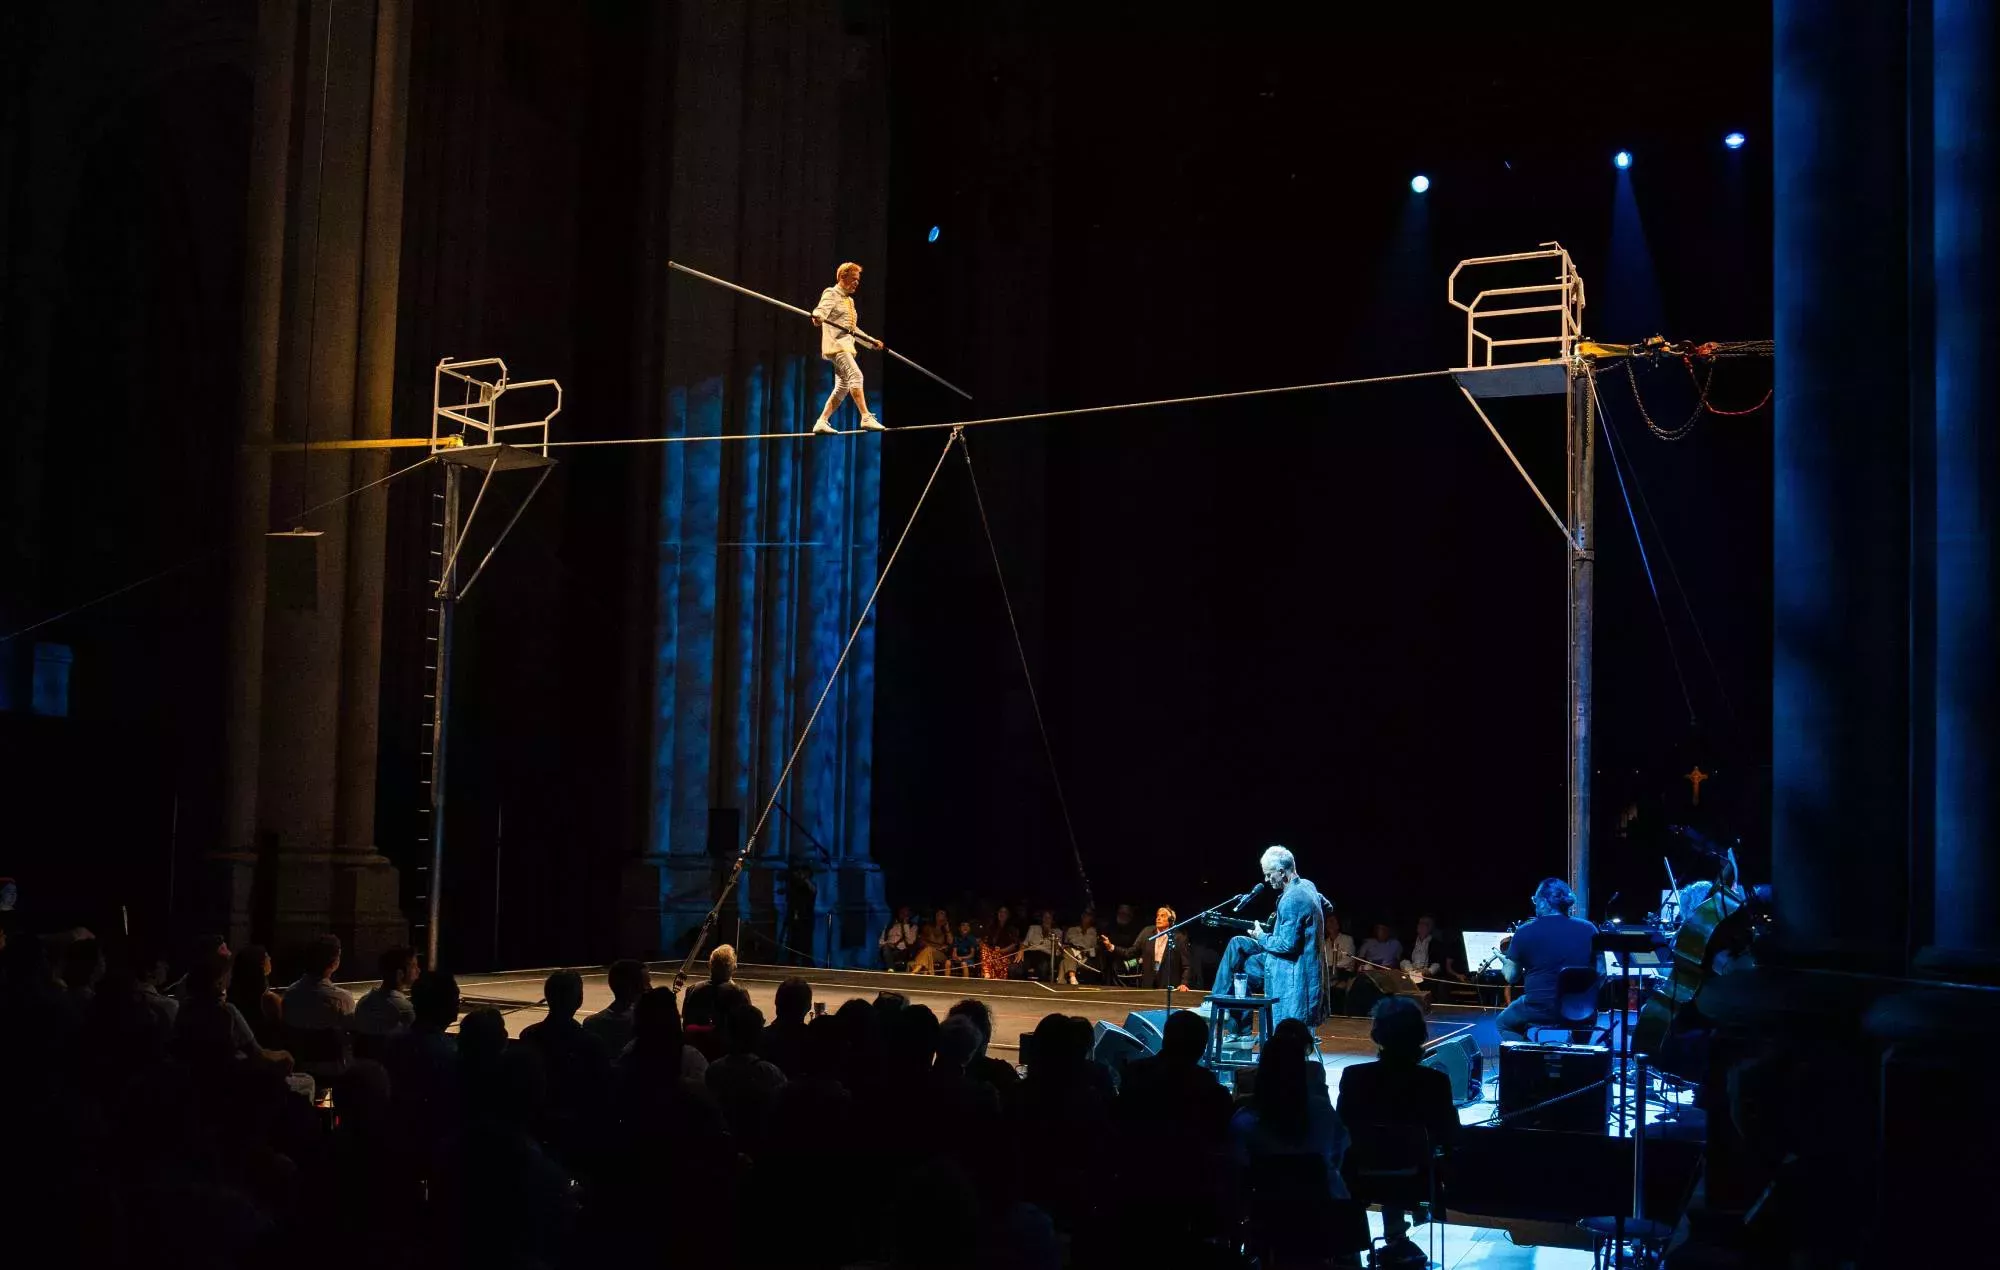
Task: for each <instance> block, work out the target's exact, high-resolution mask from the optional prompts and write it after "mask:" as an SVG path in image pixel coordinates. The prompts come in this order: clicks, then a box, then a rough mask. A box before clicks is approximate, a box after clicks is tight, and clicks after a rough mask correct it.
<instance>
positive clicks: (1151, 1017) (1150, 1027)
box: [1125, 1010, 1167, 1054]
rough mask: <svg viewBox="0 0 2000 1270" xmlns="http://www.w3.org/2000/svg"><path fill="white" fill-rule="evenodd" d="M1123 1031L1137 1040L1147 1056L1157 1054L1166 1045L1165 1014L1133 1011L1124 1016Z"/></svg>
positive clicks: (1160, 1011) (1161, 1011) (1155, 1011)
mask: <svg viewBox="0 0 2000 1270" xmlns="http://www.w3.org/2000/svg"><path fill="white" fill-rule="evenodd" d="M1125 1030H1126V1031H1127V1032H1130V1033H1131V1034H1132V1035H1133V1036H1136V1037H1138V1038H1139V1043H1140V1044H1141V1045H1144V1046H1145V1047H1146V1052H1147V1053H1148V1054H1157V1053H1159V1052H1160V1050H1161V1048H1162V1047H1163V1046H1165V1045H1166V1043H1167V1042H1166V1033H1167V1012H1166V1011H1165V1010H1133V1011H1131V1012H1130V1013H1128V1014H1127V1015H1126V1016H1125Z"/></svg>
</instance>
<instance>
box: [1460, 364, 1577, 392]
mask: <svg viewBox="0 0 2000 1270" xmlns="http://www.w3.org/2000/svg"><path fill="white" fill-rule="evenodd" d="M1451 377H1452V378H1453V379H1455V380H1457V381H1458V385H1459V387H1461V388H1463V389H1465V391H1466V392H1468V393H1470V394H1471V395H1473V396H1474V397H1477V398H1479V399H1480V400H1482V401H1484V400H1488V399H1490V398H1494V397H1560V396H1562V395H1563V394H1564V393H1566V392H1568V391H1569V368H1568V367H1567V366H1565V365H1563V364H1562V363H1561V362H1559V361H1547V362H1517V363H1514V364H1512V365H1506V366H1468V367H1466V368H1465V369H1463V370H1455V371H1453V372H1451Z"/></svg>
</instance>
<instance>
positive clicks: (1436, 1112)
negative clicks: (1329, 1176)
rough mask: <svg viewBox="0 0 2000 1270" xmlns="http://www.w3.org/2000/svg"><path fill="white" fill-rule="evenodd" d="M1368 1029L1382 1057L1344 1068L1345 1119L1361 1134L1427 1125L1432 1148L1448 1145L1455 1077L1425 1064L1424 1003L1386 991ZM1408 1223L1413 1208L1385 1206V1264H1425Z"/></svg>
mask: <svg viewBox="0 0 2000 1270" xmlns="http://www.w3.org/2000/svg"><path fill="white" fill-rule="evenodd" d="M1369 1032H1370V1036H1371V1037H1372V1038H1373V1039H1374V1041H1375V1048H1376V1052H1377V1058H1376V1060H1375V1061H1374V1062H1372V1063H1358V1064H1356V1065H1354V1066H1352V1067H1349V1068H1347V1069H1346V1070H1345V1071H1344V1072H1342V1073H1341V1077H1340V1106H1339V1111H1340V1118H1341V1120H1342V1122H1343V1123H1345V1124H1346V1125H1347V1126H1348V1128H1349V1131H1350V1132H1351V1133H1353V1134H1356V1135H1365V1134H1366V1133H1367V1131H1368V1129H1370V1128H1372V1127H1375V1126H1393V1127H1397V1128H1413V1129H1422V1130H1423V1131H1424V1132H1425V1134H1426V1135H1427V1136H1428V1137H1429V1140H1430V1144H1431V1147H1432V1149H1433V1150H1439V1151H1442V1150H1445V1149H1447V1148H1449V1147H1450V1146H1451V1145H1452V1143H1453V1142H1455V1141H1456V1140H1457V1138H1458V1111H1457V1109H1456V1108H1455V1107H1453V1106H1452V1101H1451V1078H1450V1077H1448V1076H1446V1075H1445V1074H1444V1073H1443V1072H1441V1071H1435V1070H1433V1069H1431V1068H1428V1067H1425V1066H1423V1062H1422V1060H1423V1056H1424V1040H1425V1037H1426V1036H1427V1035H1428V1033H1427V1030H1426V1028H1425V1026H1424V1013H1423V1010H1422V1008H1421V1007H1420V1006H1418V1005H1417V1003H1416V1001H1415V1000H1414V999H1412V998H1410V997H1384V998H1382V999H1381V1000H1380V1001H1377V1002H1376V1003H1375V1010H1374V1013H1373V1016H1372V1023H1371V1025H1370V1029H1369ZM1409 1229H1410V1223H1409V1214H1408V1213H1406V1212H1403V1211H1402V1210H1400V1209H1388V1208H1385V1209H1383V1210H1382V1233H1383V1235H1384V1237H1385V1238H1386V1239H1387V1241H1388V1247H1387V1248H1385V1249H1384V1250H1383V1252H1384V1256H1385V1258H1391V1259H1389V1260H1385V1264H1396V1265H1401V1264H1406V1263H1407V1264H1410V1265H1421V1264H1423V1261H1422V1258H1423V1256H1424V1254H1423V1251H1422V1250H1421V1249H1419V1248H1418V1247H1417V1246H1416V1244H1415V1243H1414V1242H1412V1241H1411V1240H1410V1238H1409V1236H1408V1232H1409ZM1393 1258H1401V1259H1402V1260H1400V1261H1397V1260H1393Z"/></svg>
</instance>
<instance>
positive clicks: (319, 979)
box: [284, 935, 355, 1084]
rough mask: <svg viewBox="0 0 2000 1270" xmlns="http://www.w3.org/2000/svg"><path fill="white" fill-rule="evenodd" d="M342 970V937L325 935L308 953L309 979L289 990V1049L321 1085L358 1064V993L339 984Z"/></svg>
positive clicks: (303, 977)
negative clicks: (351, 1035) (353, 1037)
mask: <svg viewBox="0 0 2000 1270" xmlns="http://www.w3.org/2000/svg"><path fill="white" fill-rule="evenodd" d="M339 969H340V940H339V938H338V937H336V936H333V935H321V936H319V937H318V938H317V939H315V940H313V941H312V944H311V945H310V946H309V947H308V948H307V949H306V972H305V974H303V975H301V976H300V977H299V980H298V982H296V983H294V984H293V985H292V986H291V987H289V988H287V989H285V1006H284V1013H285V1037H286V1041H287V1046H288V1048H290V1049H291V1051H292V1053H293V1054H294V1055H295V1056H296V1057H297V1059H298V1067H299V1070H300V1071H302V1072H305V1073H307V1074H308V1075H310V1076H311V1077H312V1078H313V1079H315V1080H317V1081H319V1082H320V1083H321V1084H326V1083H328V1082H330V1081H333V1080H335V1079H337V1078H338V1077H339V1076H340V1074H341V1073H342V1072H344V1071H346V1070H347V1065H348V1063H350V1062H352V1061H353V1059H354V1054H353V1051H352V1049H351V1048H350V1047H351V1044H352V1042H351V1040H350V1038H349V1032H350V1031H351V1030H352V1028H353V1026H354V1004H355V1003H354V994H353V993H352V992H349V991H348V990H347V989H345V988H342V987H337V986H336V985H335V984H334V982H333V975H334V972H335V971H337V970H339Z"/></svg>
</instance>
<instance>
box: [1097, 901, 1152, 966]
mask: <svg viewBox="0 0 2000 1270" xmlns="http://www.w3.org/2000/svg"><path fill="white" fill-rule="evenodd" d="M1146 933H1147V927H1146V926H1145V925H1144V924H1143V923H1142V922H1140V920H1139V916H1138V911H1137V910H1136V909H1134V908H1133V907H1132V906H1131V905H1130V904H1120V905H1119V906H1118V907H1117V909H1116V910H1114V911H1113V913H1112V917H1111V929H1110V930H1109V931H1107V932H1106V933H1105V934H1103V935H1101V936H1099V937H1098V941H1097V942H1098V946H1099V947H1100V948H1102V949H1103V950H1104V963H1105V969H1104V972H1105V974H1107V975H1109V976H1110V977H1111V978H1112V979H1115V980H1118V981H1120V982H1124V981H1127V980H1130V979H1131V978H1132V977H1133V976H1135V975H1137V974H1138V973H1139V945H1140V943H1141V937H1142V936H1143V935H1145V934H1146Z"/></svg>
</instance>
